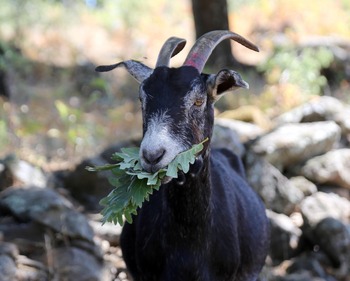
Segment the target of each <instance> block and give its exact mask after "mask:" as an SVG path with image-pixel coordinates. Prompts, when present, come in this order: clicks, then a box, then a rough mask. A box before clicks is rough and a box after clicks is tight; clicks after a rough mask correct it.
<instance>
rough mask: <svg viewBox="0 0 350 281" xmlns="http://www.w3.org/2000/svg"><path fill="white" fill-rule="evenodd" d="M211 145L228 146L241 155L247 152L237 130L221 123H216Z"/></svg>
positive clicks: (214, 146) (216, 146)
mask: <svg viewBox="0 0 350 281" xmlns="http://www.w3.org/2000/svg"><path fill="white" fill-rule="evenodd" d="M211 146H212V147H213V148H222V147H224V148H227V149H229V150H231V151H233V152H234V153H236V154H237V155H238V156H240V157H242V156H243V155H244V153H245V148H244V146H243V144H242V143H241V141H240V139H239V136H238V134H237V133H236V131H234V130H232V129H230V128H228V127H225V126H221V125H219V124H216V125H215V126H214V128H213V136H212V141H211Z"/></svg>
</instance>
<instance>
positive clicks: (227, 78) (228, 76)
mask: <svg viewBox="0 0 350 281" xmlns="http://www.w3.org/2000/svg"><path fill="white" fill-rule="evenodd" d="M209 81H210V84H211V87H212V96H213V98H214V99H219V98H220V97H221V95H222V94H223V93H225V92H228V91H234V90H237V89H238V88H245V89H249V85H248V83H247V82H245V81H244V80H243V79H242V77H241V75H240V74H239V73H238V72H236V71H234V70H229V69H223V70H220V71H219V72H218V74H216V75H212V76H211V77H210V78H209Z"/></svg>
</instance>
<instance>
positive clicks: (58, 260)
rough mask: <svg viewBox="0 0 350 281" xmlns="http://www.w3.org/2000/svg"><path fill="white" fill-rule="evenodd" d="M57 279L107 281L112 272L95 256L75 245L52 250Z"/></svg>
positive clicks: (110, 277)
mask: <svg viewBox="0 0 350 281" xmlns="http://www.w3.org/2000/svg"><path fill="white" fill-rule="evenodd" d="M52 257H53V269H54V272H55V274H54V275H55V276H54V278H56V279H55V280H74V281H107V280H112V276H111V273H109V272H108V270H106V268H105V267H104V265H103V263H102V262H101V261H99V260H98V259H96V257H95V256H93V255H91V254H89V253H87V252H85V251H83V250H81V249H79V248H75V247H64V248H56V249H53V250H52Z"/></svg>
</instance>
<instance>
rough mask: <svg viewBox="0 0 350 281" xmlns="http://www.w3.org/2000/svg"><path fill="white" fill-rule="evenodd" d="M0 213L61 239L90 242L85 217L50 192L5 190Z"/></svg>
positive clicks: (0, 199) (60, 197) (2, 194)
mask: <svg viewBox="0 0 350 281" xmlns="http://www.w3.org/2000/svg"><path fill="white" fill-rule="evenodd" d="M0 209H3V210H6V211H7V212H10V213H12V214H13V215H14V216H15V217H17V218H18V219H20V220H24V221H28V220H32V221H34V222H36V223H39V224H41V225H44V226H47V227H49V228H51V229H53V230H54V231H56V232H58V233H62V234H63V235H65V236H67V237H70V238H76V239H83V240H87V241H91V242H92V241H93V235H94V233H93V231H92V228H91V226H90V225H89V223H88V220H87V219H86V217H85V216H84V215H83V214H82V213H80V212H78V211H77V210H75V209H74V208H73V206H72V204H71V203H70V202H69V201H68V200H67V199H65V198H64V197H63V196H61V195H59V194H58V193H57V192H55V191H54V190H51V189H42V188H35V187H33V188H15V187H12V188H8V189H6V190H5V191H3V192H1V193H0Z"/></svg>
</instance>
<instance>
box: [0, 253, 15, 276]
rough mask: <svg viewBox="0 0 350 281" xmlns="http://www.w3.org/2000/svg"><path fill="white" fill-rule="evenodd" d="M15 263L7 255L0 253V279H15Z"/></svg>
mask: <svg viewBox="0 0 350 281" xmlns="http://www.w3.org/2000/svg"><path fill="white" fill-rule="evenodd" d="M16 271H17V267H16V263H15V261H14V260H13V259H12V258H11V257H9V256H7V255H2V254H0V278H1V281H13V280H16Z"/></svg>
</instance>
